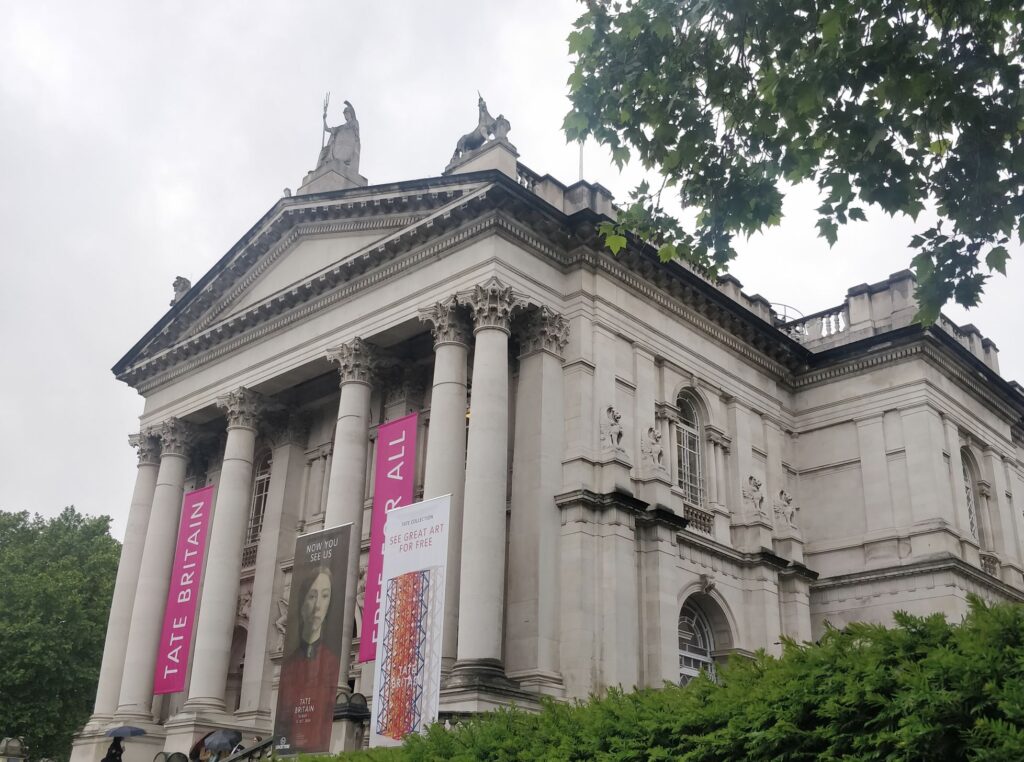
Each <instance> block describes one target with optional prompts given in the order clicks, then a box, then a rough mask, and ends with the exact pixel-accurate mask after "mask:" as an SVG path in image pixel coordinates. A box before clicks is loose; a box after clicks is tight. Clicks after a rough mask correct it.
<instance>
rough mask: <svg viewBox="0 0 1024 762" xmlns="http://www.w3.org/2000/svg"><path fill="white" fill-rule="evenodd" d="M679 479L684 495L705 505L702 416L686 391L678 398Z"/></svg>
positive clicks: (677, 471)
mask: <svg viewBox="0 0 1024 762" xmlns="http://www.w3.org/2000/svg"><path fill="white" fill-rule="evenodd" d="M676 407H677V408H678V409H679V418H678V419H677V420H676V483H677V484H678V485H679V488H680V489H682V491H683V498H684V499H685V500H686V501H687V502H688V503H692V504H693V505H695V506H697V507H702V506H703V505H704V463H703V456H702V452H701V437H700V418H699V417H698V415H697V406H696V405H695V404H694V402H693V400H692V399H690V397H689V396H687V395H686V394H680V395H679V399H678V400H676Z"/></svg>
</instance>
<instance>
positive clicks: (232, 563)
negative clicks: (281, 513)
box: [185, 387, 265, 712]
mask: <svg viewBox="0 0 1024 762" xmlns="http://www.w3.org/2000/svg"><path fill="white" fill-rule="evenodd" d="M217 405H218V407H221V408H223V409H224V412H225V415H226V416H227V441H226V443H225V445H224V462H223V465H222V466H221V472H220V481H219V483H218V486H217V498H216V503H215V505H214V511H213V521H212V526H211V529H210V543H209V546H210V548H211V550H212V552H210V553H209V554H207V560H206V571H205V574H204V579H203V593H202V603H201V604H200V608H199V621H198V622H197V625H196V642H195V655H194V656H193V659H192V672H191V679H190V682H189V690H188V701H186V702H185V709H186V711H201V710H212V711H214V712H223V711H224V710H225V706H224V689H225V685H226V682H227V676H228V669H229V664H228V661H229V658H230V654H231V637H232V634H233V632H234V626H235V609H236V606H235V602H236V601H237V600H238V580H239V576H240V574H241V571H242V546H243V544H244V542H245V528H246V522H247V520H248V517H249V507H250V503H251V501H252V464H253V457H254V454H255V450H256V429H257V425H258V423H259V419H260V416H261V414H262V412H263V410H264V407H265V405H264V401H263V397H262V395H260V394H257V393H256V392H253V391H251V390H249V389H246V388H245V387H240V388H238V389H236V390H235V391H233V392H231V393H230V394H228V395H227V396H225V397H223V398H221V399H219V400H217Z"/></svg>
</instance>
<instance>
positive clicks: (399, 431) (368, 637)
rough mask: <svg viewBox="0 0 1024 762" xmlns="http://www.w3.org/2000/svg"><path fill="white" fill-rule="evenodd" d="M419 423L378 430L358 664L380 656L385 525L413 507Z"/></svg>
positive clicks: (408, 419) (412, 419)
mask: <svg viewBox="0 0 1024 762" xmlns="http://www.w3.org/2000/svg"><path fill="white" fill-rule="evenodd" d="M418 420H419V414H418V413H412V414H411V415H407V416H405V417H404V418H398V419H396V420H394V421H388V422H387V423H382V424H381V425H380V426H379V427H378V428H377V464H376V475H375V477H374V480H373V514H372V517H371V519H370V557H369V560H368V563H367V567H366V598H365V604H364V606H363V629H362V636H361V637H360V639H359V661H372V660H373V659H374V658H375V656H376V654H377V612H378V611H379V610H380V579H381V572H382V571H383V565H384V522H385V521H386V519H387V514H388V512H389V511H393V510H394V509H395V508H401V507H402V506H405V505H409V504H410V503H412V492H413V480H414V479H415V476H416V424H417V421H418Z"/></svg>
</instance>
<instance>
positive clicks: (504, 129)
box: [452, 91, 512, 161]
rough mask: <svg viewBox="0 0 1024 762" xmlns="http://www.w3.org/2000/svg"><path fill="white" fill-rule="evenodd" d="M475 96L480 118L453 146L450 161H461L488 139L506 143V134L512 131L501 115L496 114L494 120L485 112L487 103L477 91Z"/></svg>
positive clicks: (506, 120)
mask: <svg viewBox="0 0 1024 762" xmlns="http://www.w3.org/2000/svg"><path fill="white" fill-rule="evenodd" d="M477 96H478V98H479V100H478V101H477V108H478V110H479V114H480V116H479V119H478V120H477V125H476V129H475V130H473V131H472V132H467V133H466V134H465V135H463V136H462V137H461V138H459V142H458V143H456V144H455V153H453V154H452V161H455V160H456V159H461V158H462V157H464V156H465V155H466V154H468V153H469V152H471V151H475V150H477V149H478V148H480V147H481V146H482V145H483V144H484V143H486V142H487V139H488V138H490V137H493V138H495V139H496V140H503V141H505V142H508V133H509V130H511V129H512V125H511V124H509V121H508V119H506V118H505V116H504V115H503V114H498V118H497V119H495V118H494V117H493V116H491V114H490V112H489V111H488V110H487V102H486V101H485V100H484V97H483V96H482V95H480V92H479V91H477Z"/></svg>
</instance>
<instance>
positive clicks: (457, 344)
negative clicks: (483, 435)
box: [420, 297, 470, 672]
mask: <svg viewBox="0 0 1024 762" xmlns="http://www.w3.org/2000/svg"><path fill="white" fill-rule="evenodd" d="M420 320H422V321H424V322H428V323H430V326H431V332H432V333H433V336H434V381H433V389H432V391H431V396H430V429H429V435H428V436H429V439H428V440H427V458H426V467H425V474H424V479H423V497H424V499H429V498H432V497H438V496H440V495H448V494H450V495H451V513H450V515H449V534H448V567H447V568H448V573H447V574H446V575H445V592H444V635H443V643H442V645H441V659H442V665H443V667H442V668H443V670H444V671H445V672H448V671H450V670H451V667H452V665H453V664H454V663H455V657H456V653H457V643H458V636H459V574H458V569H459V566H460V563H461V558H462V511H463V494H464V490H465V485H466V406H467V394H466V381H467V363H468V357H469V341H470V327H469V325H468V322H467V321H466V319H465V317H464V316H463V314H462V311H461V309H460V308H459V306H458V303H457V302H456V300H455V298H454V297H452V298H449V299H447V300H445V301H443V302H439V303H437V304H435V305H433V306H431V307H429V308H427V309H425V310H421V311H420Z"/></svg>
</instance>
